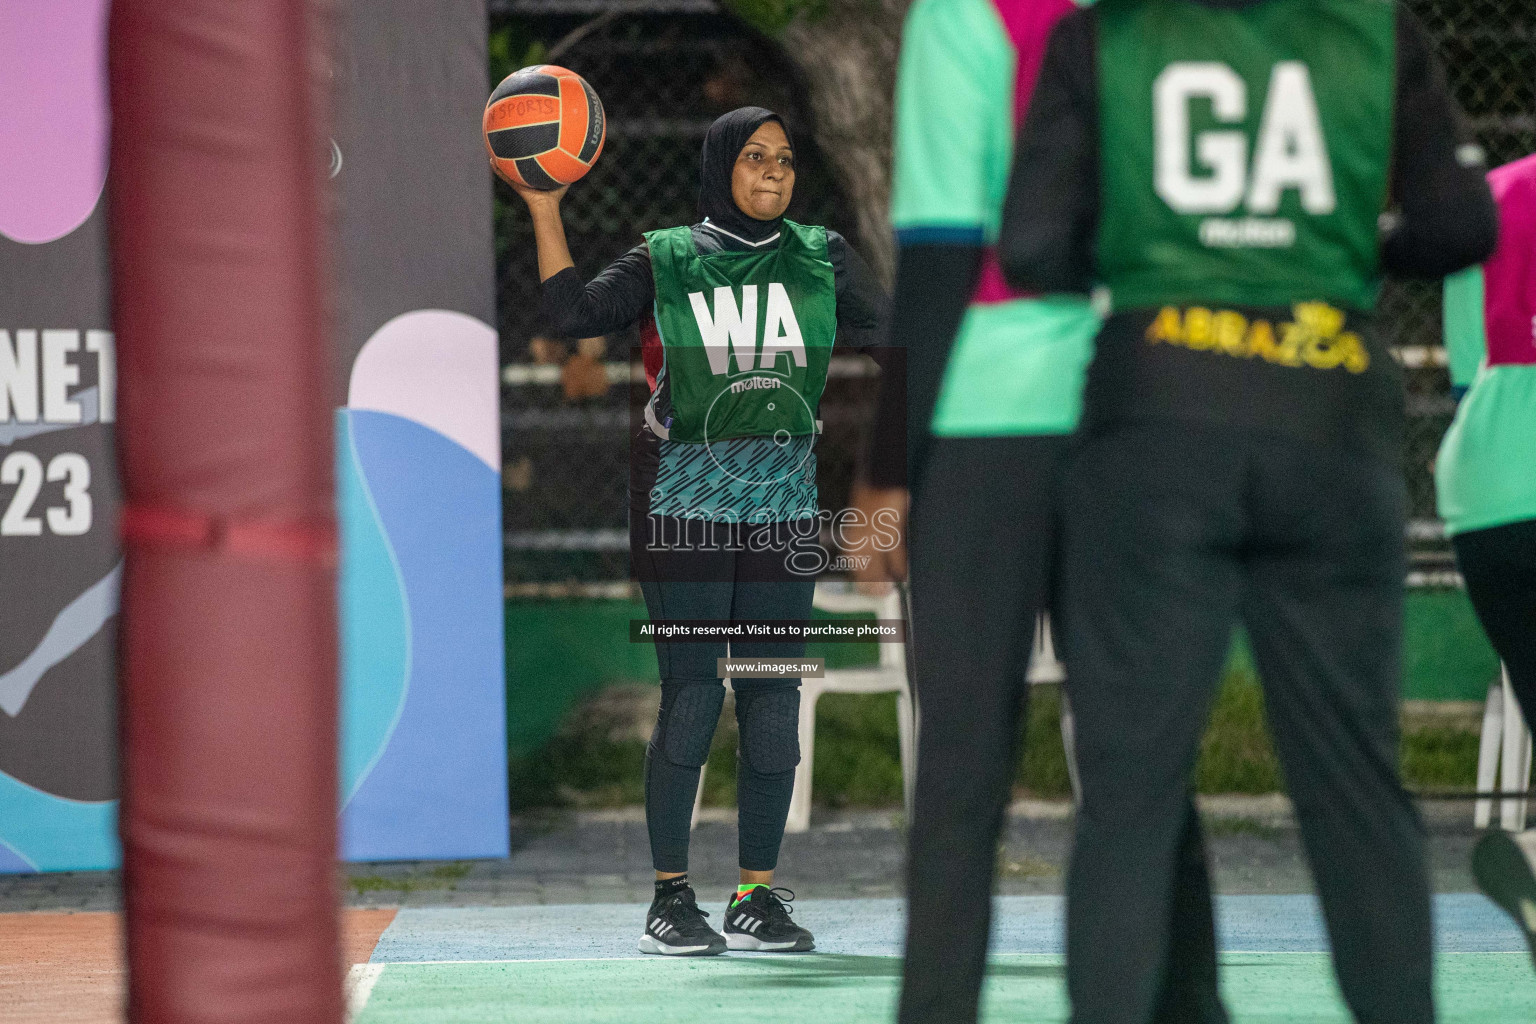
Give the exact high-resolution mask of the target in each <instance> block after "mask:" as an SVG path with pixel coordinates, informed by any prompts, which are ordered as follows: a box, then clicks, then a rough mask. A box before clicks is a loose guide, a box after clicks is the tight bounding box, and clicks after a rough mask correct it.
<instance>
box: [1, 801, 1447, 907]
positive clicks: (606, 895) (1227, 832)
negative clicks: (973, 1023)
mask: <svg viewBox="0 0 1536 1024" xmlns="http://www.w3.org/2000/svg"><path fill="white" fill-rule="evenodd" d="M1201 807H1202V811H1203V812H1204V813H1205V815H1206V819H1207V829H1206V832H1207V839H1208V844H1207V845H1208V850H1209V852H1210V856H1211V860H1212V873H1213V877H1214V878H1215V881H1216V885H1217V888H1218V889H1219V890H1220V891H1222V892H1228V893H1295V892H1310V891H1311V888H1312V886H1311V879H1310V876H1309V873H1308V871H1307V867H1306V861H1305V858H1304V856H1303V854H1302V849H1301V843H1300V839H1299V835H1298V833H1297V831H1296V827H1295V821H1294V816H1293V815H1292V813H1291V809H1290V805H1289V803H1288V802H1287V801H1285V800H1284V799H1283V798H1279V797H1241V798H1209V799H1202V801H1201ZM1421 810H1422V811H1423V814H1424V817H1425V820H1426V825H1427V829H1428V837H1429V866H1430V876H1431V879H1432V880H1433V883H1434V886H1435V888H1436V890H1437V891H1440V892H1466V891H1470V890H1471V889H1472V879H1471V875H1470V872H1469V870H1468V864H1467V862H1468V857H1469V855H1470V852H1471V848H1472V844H1473V843H1474V842H1475V841H1476V838H1477V833H1475V832H1474V831H1473V830H1472V828H1471V809H1470V807H1469V806H1465V805H1462V804H1448V803H1446V802H1432V803H1425V804H1424V805H1422V807H1421ZM903 820H904V816H903V815H902V814H901V813H900V812H899V811H850V812H829V811H819V812H818V813H817V814H816V816H815V819H814V823H813V827H812V829H811V831H809V832H805V833H800V834H797V835H788V836H785V838H784V847H783V852H782V854H781V856H780V860H779V874H778V879H779V881H780V882H781V883H782V884H784V885H787V886H789V887H790V888H792V889H794V890H796V892H797V893H799V894H801V895H803V896H808V897H812V898H815V897H843V898H848V897H861V898H873V897H884V896H899V895H900V894H901V889H902V885H903V877H904V874H903V872H904V860H905V858H904V852H905V845H906V843H905V840H906V834H905V831H904V829H903V827H902V822H903ZM1071 835H1072V819H1071V808H1070V806H1069V805H1066V804H1060V803H1039V802H1037V803H1020V804H1016V805H1015V806H1014V807H1013V808H1012V809H1011V814H1010V817H1009V819H1008V822H1007V827H1006V829H1005V833H1004V836H1003V837H1002V842H1001V844H1000V849H999V853H998V863H999V875H998V880H997V891H998V892H999V893H1003V894H1008V895H1044V894H1052V893H1059V892H1060V891H1061V887H1062V868H1063V865H1064V864H1065V862H1066V858H1067V855H1068V853H1069V852H1070V846H1071ZM690 859H691V865H690V867H691V871H690V874H691V875H692V877H693V881H694V885H695V888H697V889H698V890H699V892H700V894H701V896H703V897H705V898H706V899H709V900H718V898H719V897H720V896H722V895H723V894H724V893H726V892H728V891H729V890H730V889H731V888H733V887H734V886H735V884H736V829H735V825H734V822H733V821H732V820H730V818H729V817H728V816H727V815H725V814H719V813H716V814H713V815H712V816H711V818H710V820H706V821H704V822H702V823H701V824H700V825H699V827H698V828H697V829H696V830H695V831H694V835H693V846H692V850H691V857H690ZM340 875H341V877H342V878H343V879H344V880H347V881H345V882H344V885H345V887H344V889H343V892H344V898H345V900H346V902H347V903H348V905H350V906H357V907H385V906H410V907H431V906H469V905H485V906H498V905H502V906H513V905H530V904H539V903H545V904H554V903H635V902H645V901H646V900H647V899H648V898H649V895H650V890H651V880H652V873H651V869H650V855H649V842H648V840H647V836H646V830H645V821H644V815H643V813H641V811H640V809H639V808H624V809H620V810H617V811H600V812H583V813H568V814H544V815H541V816H538V817H533V818H521V819H518V820H517V821H515V822H514V823H513V828H512V854H511V856H510V857H508V858H506V859H505V860H495V861H472V862H461V863H459V864H456V865H443V864H440V863H434V862H396V863H380V864H351V865H343V866H342V867H341V869H340ZM118 881H119V880H118V875H117V873H116V872H105V871H98V872H68V873H60V874H50V875H7V876H0V912H18V911H48V910H55V911H57V910H116V909H118V907H119V905H120V898H119V892H118Z"/></svg>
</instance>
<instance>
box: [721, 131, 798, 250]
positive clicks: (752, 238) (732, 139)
mask: <svg viewBox="0 0 1536 1024" xmlns="http://www.w3.org/2000/svg"><path fill="white" fill-rule="evenodd" d="M768 121H777V122H778V124H779V127H781V128H783V129H784V137H785V138H789V128H788V127H787V126H786V125H785V124H784V119H783V118H781V117H780V116H779V115H778V114H775V113H774V112H773V111H771V110H764V109H763V108H762V107H737V108H736V109H735V110H733V111H731V112H730V113H729V114H722V115H720V117H719V118H717V119H716V120H715V123H714V124H712V125H710V126H709V132H708V134H706V135H705V136H704V158H703V166H702V167H701V169H700V174H699V215H700V216H702V217H705V218H707V219H708V220H709V222H710V223H711V224H715V225H717V226H719V227H720V228H722V229H723V230H725V231H729V232H730V233H731V234H733V235H736V236H737V237H739V238H743V239H745V240H747V241H748V242H761V241H763V240H764V239H766V238H769V237H771V236H772V235H773V234H774V232H776V231H778V230H779V222H780V221H782V220H783V219H784V218H783V217H775V218H774V219H773V220H758V219H756V218H755V217H749V216H747V215H746V214H745V213H742V212H741V208H740V207H738V206H737V205H736V200H735V199H733V198H731V170H732V168H734V167H735V166H736V158H737V157H738V156H740V155H741V148H742V147H743V146H745V145H746V144H747V140H748V139H750V138H751V137H752V133H753V132H755V131H757V130H758V129H759V128H761V127H762V126H763V125H764V123H766V122H768ZM789 145H790V148H791V149H793V148H794V145H795V143H794V140H793V139H790V143H789Z"/></svg>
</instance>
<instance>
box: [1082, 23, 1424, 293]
mask: <svg viewBox="0 0 1536 1024" xmlns="http://www.w3.org/2000/svg"><path fill="white" fill-rule="evenodd" d="M1097 12H1098V80H1099V122H1100V147H1099V152H1100V195H1101V197H1102V207H1101V216H1100V220H1099V224H1100V228H1099V237H1098V265H1099V272H1100V277H1101V279H1102V280H1103V281H1104V283H1105V284H1106V285H1108V287H1109V289H1110V292H1111V295H1112V297H1113V302H1114V306H1115V308H1116V309H1129V308H1135V307H1146V306H1164V305H1178V304H1187V303H1202V304H1212V303H1214V304H1218V305H1233V306H1242V305H1290V304H1292V303H1295V302H1300V301H1306V300H1311V299H1327V300H1331V301H1333V302H1335V303H1338V304H1340V305H1344V306H1348V307H1351V308H1354V309H1358V310H1362V311H1369V310H1370V309H1371V308H1372V307H1373V306H1374V305H1375V300H1376V292H1377V287H1378V283H1379V276H1380V270H1379V243H1378V227H1377V218H1378V217H1379V215H1380V214H1381V212H1382V209H1383V208H1384V206H1385V204H1386V199H1387V174H1388V169H1389V165H1390V162H1391V144H1392V119H1393V105H1394V96H1393V84H1394V81H1395V75H1396V56H1395V55H1396V43H1395V40H1396V27H1397V21H1396V18H1397V12H1396V7H1395V5H1393V4H1392V3H1389V2H1387V0H1269V2H1266V3H1259V4H1253V5H1250V6H1246V7H1241V8H1220V7H1215V6H1205V5H1203V4H1198V3H1193V2H1191V0H1101V2H1100V3H1099V4H1098V6H1097Z"/></svg>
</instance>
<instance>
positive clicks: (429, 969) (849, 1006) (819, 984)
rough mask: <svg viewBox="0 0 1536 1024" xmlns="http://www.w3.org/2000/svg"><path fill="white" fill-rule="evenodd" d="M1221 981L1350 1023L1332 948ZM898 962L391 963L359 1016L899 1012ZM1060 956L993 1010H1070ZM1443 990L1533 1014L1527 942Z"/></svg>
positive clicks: (994, 1000) (685, 1021)
mask: <svg viewBox="0 0 1536 1024" xmlns="http://www.w3.org/2000/svg"><path fill="white" fill-rule="evenodd" d="M1222 962H1223V971H1222V988H1223V992H1224V994H1225V997H1226V1002H1227V1007H1228V1009H1229V1010H1231V1011H1232V1017H1233V1021H1234V1024H1300V1022H1308V1024H1312V1022H1317V1024H1332V1022H1335V1021H1337V1022H1339V1024H1347V1022H1348V1021H1349V1020H1350V1018H1349V1015H1348V1013H1347V1012H1346V1010H1345V1009H1344V1005H1343V1003H1342V1001H1341V1000H1340V998H1339V995H1338V989H1337V986H1336V985H1335V984H1334V980H1333V974H1332V971H1331V969H1330V967H1329V963H1328V957H1327V955H1326V954H1323V953H1229V954H1225V955H1224V956H1223V958H1222ZM900 963H901V961H900V960H899V959H897V958H896V957H892V956H856V955H847V954H836V953H823V954H816V953H812V954H808V955H802V956H794V957H789V956H782V957H771V956H742V955H734V956H725V957H713V958H707V959H666V958H662V957H653V958H648V959H645V960H635V959H615V960H545V961H528V960H523V961H503V962H486V963H427V964H386V965H375V966H382V968H383V969H382V971H381V972H380V973H379V975H378V977H377V980H376V981H375V983H374V987H373V990H372V993H371V998H369V1000H368V1002H367V1005H366V1007H365V1008H364V1009H363V1011H362V1013H361V1014H360V1015H359V1016H358V1017H357V1018H356V1024H488V1022H500V1021H507V1022H512V1021H516V1022H519V1024H632V1022H635V1021H645V1020H665V1021H668V1022H669V1024H732V1022H735V1021H742V1022H749V1021H750V1022H754V1024H756V1022H760V1021H763V1020H783V1021H795V1022H821V1021H827V1022H837V1024H865V1022H870V1024H873V1022H876V1021H880V1022H886V1021H891V1020H894V1016H895V1015H894V1008H895V998H896V982H897V977H898V972H899V971H900ZM1061 963H1062V962H1061V958H1060V957H1059V956H1056V955H1052V954H1004V955H1001V956H997V957H994V958H993V960H992V969H991V972H990V974H989V976H988V981H987V989H986V996H985V1000H986V1002H985V1007H986V1009H985V1013H984V1016H983V1019H984V1020H987V1021H995V1022H1003V1021H1008V1022H1016V1024H1056V1022H1062V1021H1065V1020H1066V1019H1067V1004H1066V992H1065V989H1064V986H1063V983H1062V967H1061ZM1438 965H1439V966H1438V975H1437V979H1436V982H1437V984H1436V988H1437V993H1438V997H1439V1004H1440V1014H1441V1016H1440V1019H1441V1020H1442V1021H1444V1022H1446V1024H1485V1022H1486V1024H1509V1022H1515V1021H1531V1020H1536V984H1533V983H1532V978H1531V958H1530V956H1529V955H1527V954H1526V953H1523V952H1521V953H1445V954H1441V956H1440V957H1439V959H1438Z"/></svg>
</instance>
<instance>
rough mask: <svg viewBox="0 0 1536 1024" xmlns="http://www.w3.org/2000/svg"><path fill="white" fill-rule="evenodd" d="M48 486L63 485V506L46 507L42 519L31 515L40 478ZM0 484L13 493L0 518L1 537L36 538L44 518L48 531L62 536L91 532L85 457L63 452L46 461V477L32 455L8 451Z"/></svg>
mask: <svg viewBox="0 0 1536 1024" xmlns="http://www.w3.org/2000/svg"><path fill="white" fill-rule="evenodd" d="M45 475H46V477H47V480H48V482H49V483H57V482H59V481H63V482H64V501H65V504H64V505H63V506H61V507H57V508H48V509H47V510H46V511H45V512H44V515H43V517H39V516H36V515H33V514H32V506H33V505H34V504H36V502H37V496H38V494H39V493H40V492H41V491H42V489H43V479H44V477H45ZM0 484H6V485H11V486H14V487H15V488H16V493H14V494H12V495H11V501H10V504H9V505H8V506H7V507H6V510H5V514H4V515H0V537H37V536H41V535H42V532H43V519H44V518H46V519H47V521H48V529H49V530H50V531H51V532H52V533H55V534H57V535H59V536H61V537H78V536H80V535H81V534H83V533H87V532H89V531H90V529H91V515H92V509H91V464H90V463H89V462H87V461H86V458H85V456H84V455H80V454H77V453H75V452H64V453H63V454H61V455H55V456H54V457H53V458H52V459H50V460H49V461H48V469H47V472H46V474H45V473H44V470H43V460H42V459H39V458H38V457H37V456H36V455H33V454H32V453H31V452H11V454H9V455H7V456H6V457H5V461H3V462H0Z"/></svg>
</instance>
